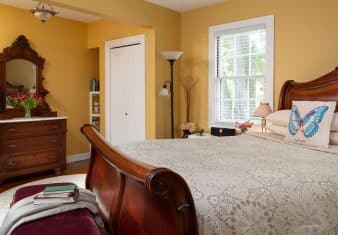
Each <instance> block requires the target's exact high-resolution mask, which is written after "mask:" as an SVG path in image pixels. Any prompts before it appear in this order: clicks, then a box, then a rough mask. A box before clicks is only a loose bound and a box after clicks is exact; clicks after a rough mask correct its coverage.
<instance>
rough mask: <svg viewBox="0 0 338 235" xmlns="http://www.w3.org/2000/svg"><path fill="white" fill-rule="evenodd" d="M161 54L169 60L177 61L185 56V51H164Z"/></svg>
mask: <svg viewBox="0 0 338 235" xmlns="http://www.w3.org/2000/svg"><path fill="white" fill-rule="evenodd" d="M161 54H162V55H163V57H164V58H166V59H167V60H177V59H178V58H180V56H181V55H182V54H183V51H162V52H161Z"/></svg>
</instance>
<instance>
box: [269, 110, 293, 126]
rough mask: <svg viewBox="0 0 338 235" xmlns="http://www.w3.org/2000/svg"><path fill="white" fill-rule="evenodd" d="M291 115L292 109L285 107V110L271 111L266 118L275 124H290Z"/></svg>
mask: <svg viewBox="0 0 338 235" xmlns="http://www.w3.org/2000/svg"><path fill="white" fill-rule="evenodd" d="M289 117H290V110H289V109H285V110H279V111H276V112H273V113H270V114H269V115H268V116H267V117H266V120H267V121H268V122H271V123H273V124H274V125H279V126H288V124H289Z"/></svg>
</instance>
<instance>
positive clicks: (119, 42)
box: [105, 34, 146, 141]
mask: <svg viewBox="0 0 338 235" xmlns="http://www.w3.org/2000/svg"><path fill="white" fill-rule="evenodd" d="M136 43H140V44H141V45H142V47H143V50H144V53H145V35H144V34H141V35H136V36H132V37H127V38H120V39H116V40H112V41H106V42H105V138H106V140H107V141H110V135H111V130H110V123H109V120H110V119H111V118H110V113H111V110H110V106H111V105H110V100H111V99H110V98H111V97H110V95H111V92H110V49H111V48H112V47H120V46H127V45H131V44H136ZM143 62H144V65H145V64H146V63H145V58H144V61H143ZM144 86H145V84H144ZM144 99H145V97H144ZM144 125H146V123H144Z"/></svg>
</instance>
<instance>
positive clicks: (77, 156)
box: [67, 152, 90, 163]
mask: <svg viewBox="0 0 338 235" xmlns="http://www.w3.org/2000/svg"><path fill="white" fill-rule="evenodd" d="M89 158H90V152H88V153H79V154H74V155H68V156H67V163H72V162H77V161H83V160H87V159H89Z"/></svg>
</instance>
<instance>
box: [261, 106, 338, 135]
mask: <svg viewBox="0 0 338 235" xmlns="http://www.w3.org/2000/svg"><path fill="white" fill-rule="evenodd" d="M290 111H291V110H290V109H285V110H279V111H276V112H273V113H271V114H269V115H268V116H267V117H266V120H267V121H268V123H271V124H273V125H278V126H285V127H287V126H288V125H289V117H290ZM331 131H338V113H334V115H333V120H332V123H331Z"/></svg>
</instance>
